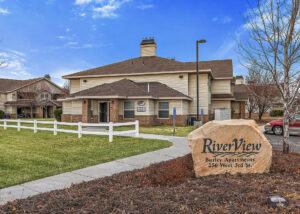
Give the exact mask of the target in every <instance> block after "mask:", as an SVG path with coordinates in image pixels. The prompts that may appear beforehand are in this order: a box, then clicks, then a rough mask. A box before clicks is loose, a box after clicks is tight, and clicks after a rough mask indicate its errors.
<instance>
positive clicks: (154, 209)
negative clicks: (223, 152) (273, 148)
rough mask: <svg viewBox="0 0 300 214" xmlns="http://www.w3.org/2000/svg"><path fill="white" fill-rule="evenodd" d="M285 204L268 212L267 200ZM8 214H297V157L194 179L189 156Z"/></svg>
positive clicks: (18, 205)
mask: <svg viewBox="0 0 300 214" xmlns="http://www.w3.org/2000/svg"><path fill="white" fill-rule="evenodd" d="M270 195H279V196H283V197H285V198H287V199H288V202H289V205H288V207H286V208H279V209H278V208H276V209H272V208H269V207H268V205H267V198H268V196H270ZM0 212H4V213H6V212H9V213H14V212H17V213H23V212H26V213H300V155H299V154H289V155H286V154H282V153H279V152H275V153H273V162H272V166H271V170H270V173H268V174H237V175H229V174H225V175H215V176H207V177H201V178H195V176H194V172H193V161H192V158H191V155H187V156H185V157H182V158H177V159H174V160H171V161H167V162H164V163H160V164H156V165H152V166H150V167H147V168H144V169H141V170H136V171H133V172H125V173H120V174H117V175H114V176H111V177H106V178H102V179H98V180H96V181H91V182H87V183H82V184H79V185H74V186H72V187H71V188H69V189H65V190H59V191H52V192H50V193H45V194H40V195H37V196H34V197H31V198H28V199H25V200H18V201H15V202H11V203H8V204H6V205H4V206H2V207H0Z"/></svg>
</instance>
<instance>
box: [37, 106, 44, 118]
mask: <svg viewBox="0 0 300 214" xmlns="http://www.w3.org/2000/svg"><path fill="white" fill-rule="evenodd" d="M37 108H38V113H37V118H43V117H44V109H43V106H38V107H37Z"/></svg>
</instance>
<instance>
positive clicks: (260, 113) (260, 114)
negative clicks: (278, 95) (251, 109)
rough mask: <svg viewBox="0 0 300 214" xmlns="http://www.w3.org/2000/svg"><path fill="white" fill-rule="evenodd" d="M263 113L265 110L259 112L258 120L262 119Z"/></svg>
mask: <svg viewBox="0 0 300 214" xmlns="http://www.w3.org/2000/svg"><path fill="white" fill-rule="evenodd" d="M263 114H264V112H263V111H259V112H258V121H261V118H262V116H263Z"/></svg>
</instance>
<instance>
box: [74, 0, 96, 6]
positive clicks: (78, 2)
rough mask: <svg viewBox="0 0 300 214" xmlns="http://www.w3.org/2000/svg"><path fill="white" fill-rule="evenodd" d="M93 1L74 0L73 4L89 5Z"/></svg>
mask: <svg viewBox="0 0 300 214" xmlns="http://www.w3.org/2000/svg"><path fill="white" fill-rule="evenodd" d="M92 1H93V0H76V1H75V4H77V5H82V4H89V3H91V2H92Z"/></svg>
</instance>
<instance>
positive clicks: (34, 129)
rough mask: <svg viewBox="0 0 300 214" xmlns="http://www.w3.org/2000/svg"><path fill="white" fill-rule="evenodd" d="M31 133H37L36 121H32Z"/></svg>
mask: <svg viewBox="0 0 300 214" xmlns="http://www.w3.org/2000/svg"><path fill="white" fill-rule="evenodd" d="M33 133H37V122H36V120H34V121H33Z"/></svg>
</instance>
